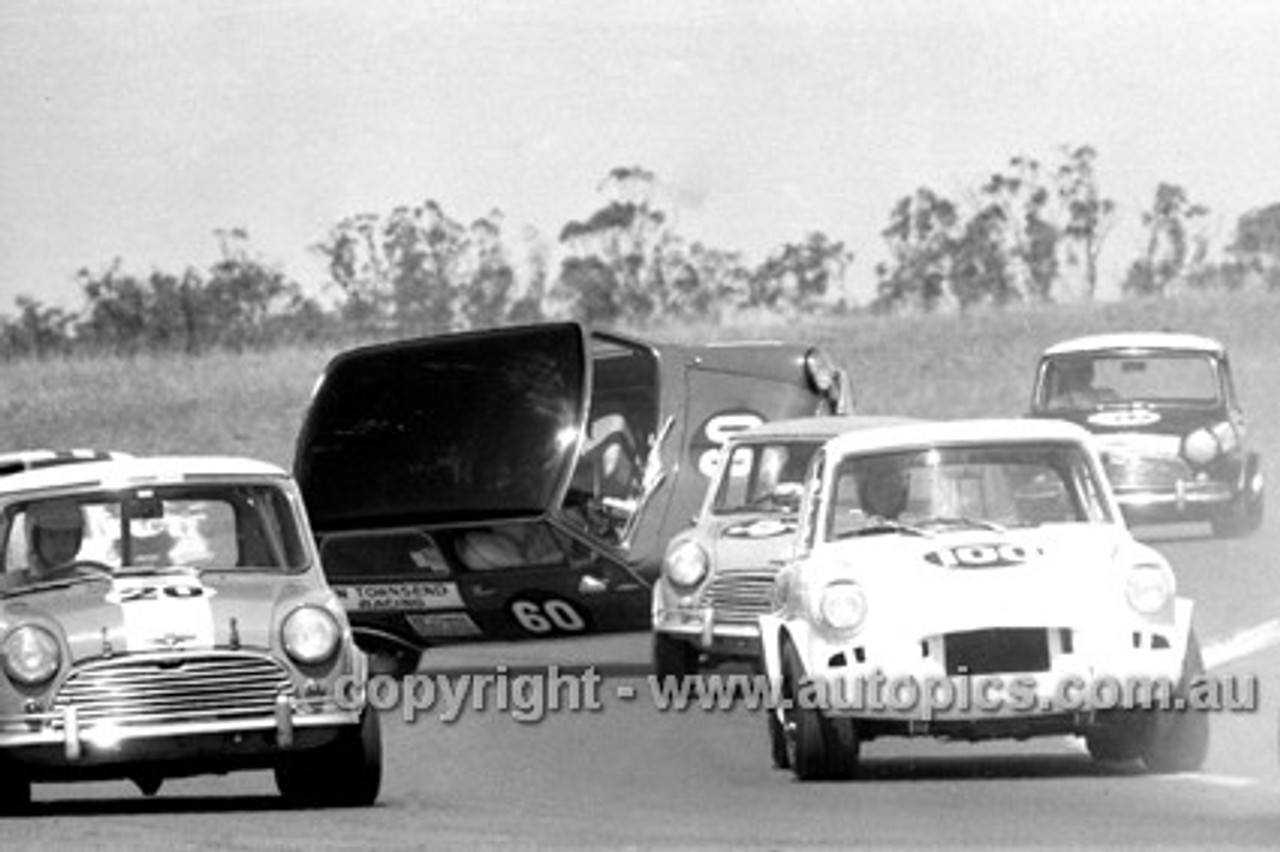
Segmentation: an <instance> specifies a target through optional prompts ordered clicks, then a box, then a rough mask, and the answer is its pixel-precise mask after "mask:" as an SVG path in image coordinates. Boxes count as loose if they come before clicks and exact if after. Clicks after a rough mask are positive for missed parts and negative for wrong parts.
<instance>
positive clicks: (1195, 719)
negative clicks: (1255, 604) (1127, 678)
mask: <svg viewBox="0 0 1280 852" xmlns="http://www.w3.org/2000/svg"><path fill="white" fill-rule="evenodd" d="M1203 675H1204V660H1203V659H1202V658H1201V656H1200V643H1199V641H1198V640H1197V639H1196V635H1195V634H1194V633H1192V634H1191V635H1190V636H1189V637H1188V639H1187V652H1186V655H1185V656H1184V657H1183V662H1182V677H1181V678H1180V679H1179V681H1178V686H1177V688H1176V689H1175V690H1174V695H1173V698H1174V703H1175V704H1181V705H1182V706H1181V707H1178V706H1174V707H1160V708H1155V709H1153V710H1151V711H1150V712H1151V715H1150V716H1149V717H1148V719H1147V730H1146V732H1145V736H1144V738H1143V742H1142V762H1143V763H1144V764H1146V767H1147V769H1148V770H1149V771H1151V772H1156V773H1160V774H1167V773H1175V772H1195V771H1196V770H1197V769H1199V768H1200V767H1201V766H1202V765H1204V761H1205V758H1206V757H1207V756H1208V754H1209V715H1208V713H1207V712H1205V711H1204V710H1203V709H1196V708H1194V707H1189V706H1187V703H1186V702H1187V696H1188V693H1189V691H1190V689H1191V687H1192V685H1193V684H1194V683H1195V682H1196V680H1197V679H1199V678H1201V677H1203Z"/></svg>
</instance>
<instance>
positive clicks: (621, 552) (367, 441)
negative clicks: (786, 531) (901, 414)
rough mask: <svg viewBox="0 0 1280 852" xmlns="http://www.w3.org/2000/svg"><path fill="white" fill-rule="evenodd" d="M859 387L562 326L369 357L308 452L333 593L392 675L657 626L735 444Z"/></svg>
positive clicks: (318, 421)
mask: <svg viewBox="0 0 1280 852" xmlns="http://www.w3.org/2000/svg"><path fill="white" fill-rule="evenodd" d="M845 385H846V383H845V378H844V374H843V372H842V371H841V370H839V369H837V368H836V367H835V365H834V364H833V363H832V362H831V361H830V360H829V359H828V358H827V356H826V355H825V354H824V353H823V352H822V351H820V350H818V349H816V348H813V347H808V346H798V345H784V344H779V343H742V344H738V343H726V344H706V345H696V346H682V345H669V344H657V343H650V342H647V341H643V340H638V339H634V338H631V337H625V336H622V335H618V334H610V333H604V332H590V331H588V330H587V329H586V328H584V327H583V326H581V325H579V324H577V323H571V322H566V323H547V324H541V325H531V326H519V327H510V328H503V329H495V330H487V331H477V332H467V333H461V334H450V335H443V336H438V337H430V338H421V339H414V340H405V341H399V342H393V343H387V344H378V345H374V346H368V347H363V348H359V349H354V350H351V351H348V352H345V353H342V354H340V355H338V356H337V357H336V358H334V360H333V361H332V362H331V363H330V364H329V365H328V367H327V369H326V370H325V372H324V375H323V378H322V380H321V381H320V383H319V384H318V386H317V388H316V392H315V394H314V397H313V399H312V403H311V406H310V409H309V411H308V412H307V415H306V418H305V422H304V423H303V426H302V431H301V434H300V436H299V439H298V446H297V453H296V457H295V463H294V464H295V473H296V475H297V478H298V481H299V483H300V485H301V487H302V493H303V496H304V498H305V500H306V503H307V508H308V511H309V513H310V516H311V521H312V524H313V526H314V529H315V532H316V535H317V536H318V540H319V543H320V549H321V553H322V556H323V561H324V565H325V570H326V572H327V573H328V576H329V581H330V582H331V583H332V584H333V586H334V588H335V589H336V590H337V591H338V593H339V594H340V595H341V596H342V598H343V601H344V603H345V605H346V607H347V610H348V613H349V615H350V618H351V621H352V626H353V628H354V630H355V631H356V633H357V636H358V638H359V640H360V641H361V643H362V645H363V647H365V648H366V650H369V651H370V652H372V653H374V654H375V655H376V658H377V664H378V667H379V669H380V670H383V671H400V672H403V671H408V670H412V669H414V668H415V667H416V666H417V664H418V659H419V656H420V654H421V651H422V650H423V649H424V648H426V647H429V646H432V645H439V644H446V643H457V642H468V641H477V640H486V639H504V640H516V639H528V638H549V637H554V636H566V635H577V634H582V633H587V632H604V631H620V630H644V629H647V628H648V627H649V619H650V614H649V605H650V588H651V586H652V584H653V582H654V580H655V579H656V577H657V575H658V572H659V570H660V567H661V563H662V556H663V552H664V549H665V547H666V543H667V540H668V539H669V538H670V536H671V534H672V533H673V532H674V531H676V530H678V529H680V528H681V527H683V526H685V525H687V524H688V523H689V519H690V518H692V517H693V515H694V514H695V513H696V512H697V510H698V507H699V506H700V504H701V500H702V497H703V495H704V493H705V492H706V488H707V482H708V477H709V475H710V474H711V473H712V472H713V471H714V469H715V463H716V459H717V457H718V453H719V450H720V447H721V445H722V444H723V443H724V442H725V440H726V439H727V438H728V437H729V436H730V435H732V434H734V433H736V432H738V431H741V430H742V429H746V428H748V427H751V426H754V425H757V424H759V423H762V422H764V421H766V420H774V419H777V418H782V417H798V416H810V415H815V414H824V413H838V412H840V411H842V410H843V409H844V407H845V406H846V404H847V402H848V391H847V388H846V386H845Z"/></svg>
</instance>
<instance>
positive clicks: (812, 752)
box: [781, 643, 860, 781]
mask: <svg viewBox="0 0 1280 852" xmlns="http://www.w3.org/2000/svg"><path fill="white" fill-rule="evenodd" d="M782 681H783V687H782V693H783V697H784V710H783V720H782V722H781V727H782V733H783V740H784V743H785V745H786V760H787V764H788V766H790V768H791V771H792V772H794V773H795V776H796V778H798V779H799V780H801V781H825V780H831V779H842V778H851V777H853V776H854V775H855V774H856V772H857V768H858V756H859V752H860V747H859V741H858V735H857V733H858V732H857V728H856V726H855V725H854V723H853V721H852V720H850V719H828V718H827V716H826V715H825V714H824V713H823V712H822V710H821V709H820V708H818V707H813V706H809V705H811V704H812V703H813V702H810V701H801V700H799V699H800V696H801V693H802V688H803V685H804V667H803V665H802V664H801V663H800V657H799V655H798V654H797V653H796V650H795V647H794V646H792V645H791V644H790V643H788V644H787V645H786V646H785V647H784V648H783V651H782Z"/></svg>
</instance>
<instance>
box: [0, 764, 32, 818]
mask: <svg viewBox="0 0 1280 852" xmlns="http://www.w3.org/2000/svg"><path fill="white" fill-rule="evenodd" d="M30 808H31V781H30V780H29V779H28V778H27V777H26V776H25V775H22V774H21V773H19V772H18V771H17V768H16V767H14V766H10V765H8V764H0V815H2V816H17V815H19V814H24V813H26V812H27V811H28V810H29V809H30Z"/></svg>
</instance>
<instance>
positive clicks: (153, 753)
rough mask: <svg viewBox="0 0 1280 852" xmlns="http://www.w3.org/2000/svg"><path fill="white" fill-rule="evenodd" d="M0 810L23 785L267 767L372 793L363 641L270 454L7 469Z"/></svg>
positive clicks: (0, 598)
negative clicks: (358, 641) (266, 459)
mask: <svg viewBox="0 0 1280 852" xmlns="http://www.w3.org/2000/svg"><path fill="white" fill-rule="evenodd" d="M0 558H2V559H3V565H2V566H0V567H2V569H3V573H0V667H2V668H3V674H2V675H0V809H4V810H7V811H20V810H23V809H24V808H26V807H27V805H28V804H29V802H30V798H31V785H32V782H55V781H78V780H99V779H114V778H124V779H131V780H132V781H134V782H135V783H136V784H137V786H138V787H139V789H141V790H142V792H143V793H144V794H146V795H152V794H154V793H156V792H157V791H158V790H159V788H160V786H161V784H162V783H163V781H164V780H165V779H166V778H170V777H178V776H186V775H197V774H207V773H218V774H221V773H225V772H229V771H233V770H243V769H272V770H274V772H275V777H276V783H277V785H278V787H279V789H280V792H281V793H282V794H283V795H284V796H285V797H286V798H287V799H289V800H291V801H296V802H298V803H303V804H315V805H346V806H353V805H368V804H372V803H373V802H374V801H375V799H376V798H377V795H378V789H379V786H380V782H381V775H382V751H381V740H380V734H379V728H378V716H377V713H376V712H375V711H374V709H373V708H372V706H370V705H369V704H368V703H367V701H366V695H365V684H366V677H367V665H368V664H367V658H366V656H365V655H364V653H363V652H361V651H360V650H359V649H358V648H357V647H356V645H355V643H354V641H353V639H352V636H351V629H350V627H349V625H348V623H347V619H346V615H345V613H344V611H343V609H342V607H341V605H340V603H339V601H338V599H337V597H336V596H335V595H334V593H333V592H332V591H331V590H330V588H329V587H328V585H327V584H326V582H325V579H324V575H323V572H322V571H321V568H320V563H319V558H318V554H317V552H316V548H315V543H314V541H313V540H312V535H311V531H310V528H309V526H308V523H307V519H306V515H305V513H304V509H303V503H302V498H301V495H300V494H299V493H298V490H297V487H296V485H295V484H294V482H293V480H292V479H291V478H290V477H289V475H288V474H287V473H285V472H284V471H283V470H281V469H279V468H277V467H275V466H273V465H269V464H265V463H262V462H256V461H252V460H247V459H235V458H225V457H198V456H174V457H157V458H117V459H114V460H109V461H79V462H76V463H69V462H68V463H62V464H58V465H56V466H44V467H38V468H33V469H29V470H24V471H22V472H18V473H13V474H10V475H8V476H4V477H3V478H0Z"/></svg>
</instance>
